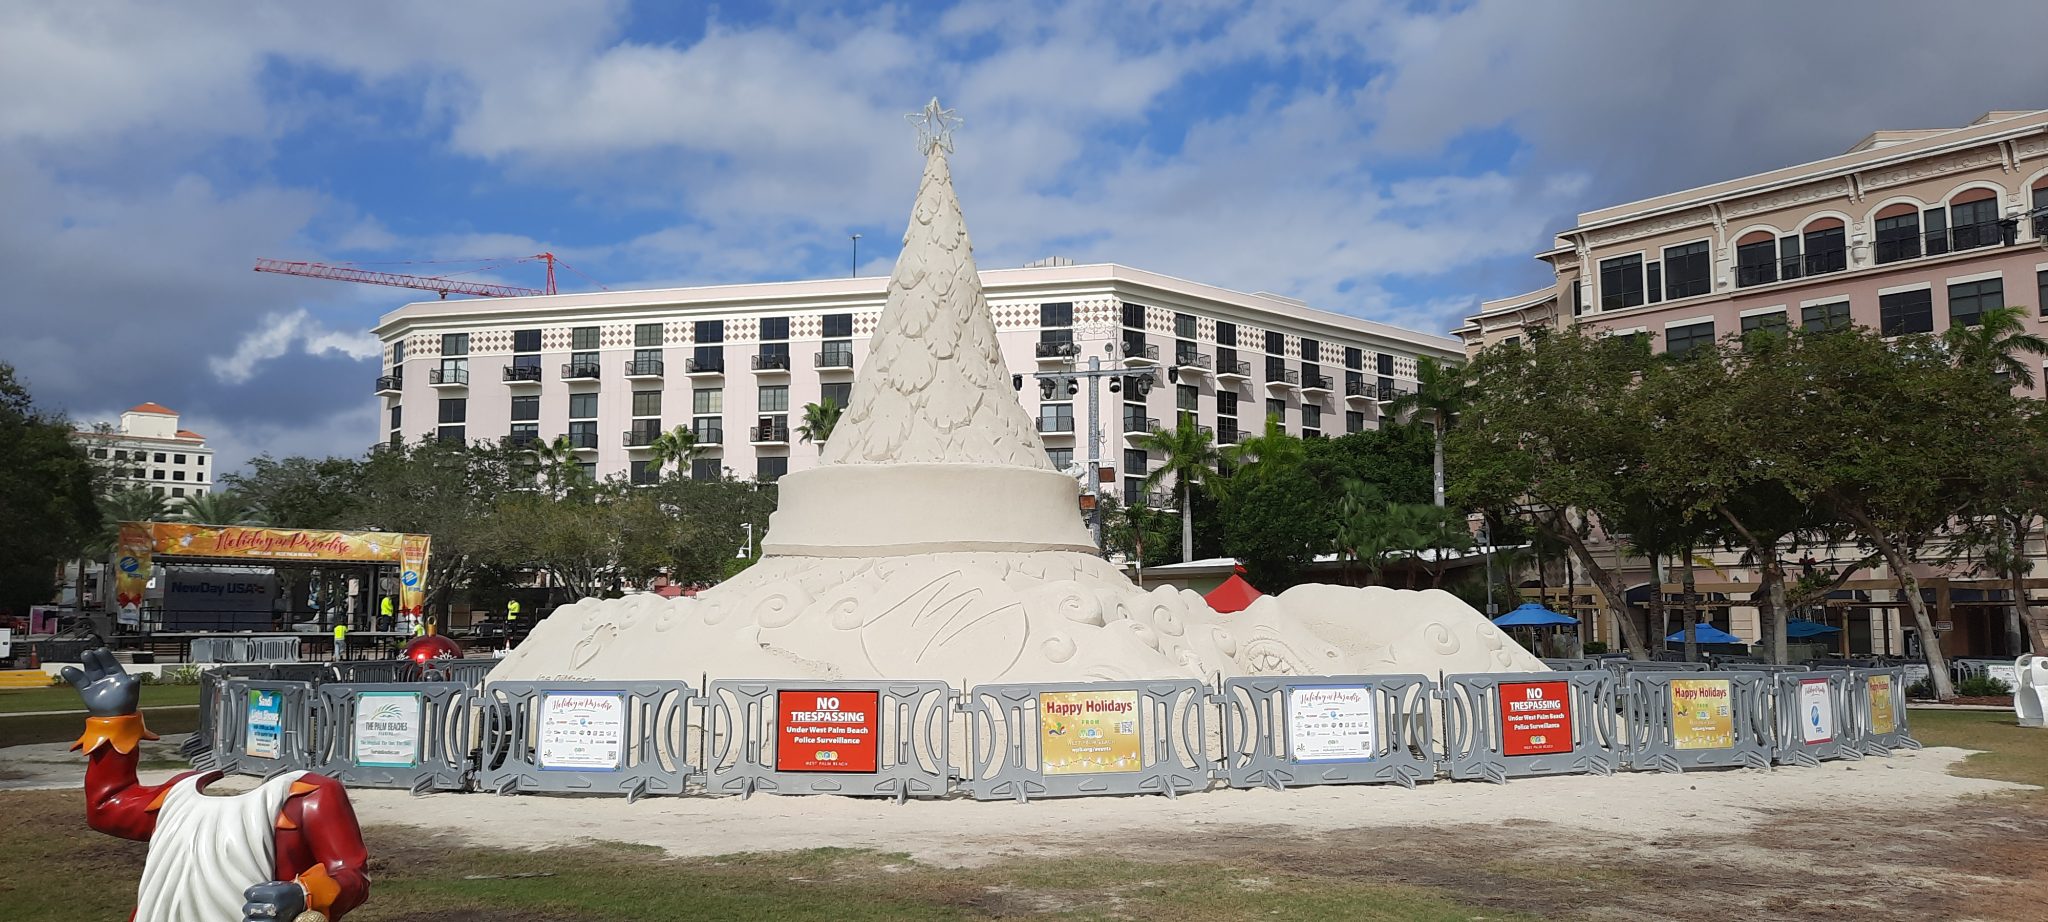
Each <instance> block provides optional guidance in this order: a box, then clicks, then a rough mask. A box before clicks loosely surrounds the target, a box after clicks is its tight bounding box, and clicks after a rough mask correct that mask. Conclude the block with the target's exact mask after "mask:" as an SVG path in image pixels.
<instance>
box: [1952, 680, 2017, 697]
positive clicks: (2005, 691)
mask: <svg viewBox="0 0 2048 922" xmlns="http://www.w3.org/2000/svg"><path fill="white" fill-rule="evenodd" d="M1956 694H1958V695H1964V696H1966V697H1970V698H1993V697H1997V696H1999V695H2010V694H2012V686H2010V685H2007V684H2005V680H2004V679H1994V678H1992V677H1990V676H1988V675H1973V676H1970V677H1969V678H1966V679H1964V680H1962V681H1961V682H1957V683H1956Z"/></svg>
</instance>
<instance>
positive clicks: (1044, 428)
mask: <svg viewBox="0 0 2048 922" xmlns="http://www.w3.org/2000/svg"><path fill="white" fill-rule="evenodd" d="M1038 421H1039V426H1038V431H1040V432H1072V431H1074V405H1073V404H1071V403H1046V404H1040V405H1039V407H1038ZM1048 426H1050V428H1048Z"/></svg>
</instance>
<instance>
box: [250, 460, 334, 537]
mask: <svg viewBox="0 0 2048 922" xmlns="http://www.w3.org/2000/svg"><path fill="white" fill-rule="evenodd" d="M220 483H221V485H222V486H224V487H226V488H228V489H230V490H233V491H234V492H235V494H236V495H237V496H240V497H242V498H243V499H245V500H247V501H248V503H249V506H250V507H251V508H252V509H254V510H256V512H257V514H259V515H260V516H262V517H263V519H265V520H266V521H267V522H269V523H270V524H271V525H274V526H277V527H279V528H334V527H337V526H338V525H339V524H340V523H341V521H342V520H343V519H344V518H346V517H347V516H348V513H349V510H350V509H352V508H353V507H354V506H355V504H356V501H357V493H358V492H360V491H361V489H362V484H363V462H362V461H361V460H360V459H356V458H300V457H293V458H285V459H282V460H279V459H276V458H272V457H270V456H269V455H258V456H256V457H255V458H253V459H251V460H250V461H249V464H248V466H247V467H246V468H245V469H244V470H242V471H240V472H237V473H233V474H228V475H225V476H223V477H221V478H220Z"/></svg>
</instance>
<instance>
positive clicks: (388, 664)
mask: <svg viewBox="0 0 2048 922" xmlns="http://www.w3.org/2000/svg"><path fill="white" fill-rule="evenodd" d="M334 671H335V673H336V675H337V678H336V681H339V682H355V683H358V684H361V683H366V682H378V683H388V682H419V681H423V680H424V677H423V676H422V671H421V669H420V664H418V663H415V662H413V661H412V660H409V659H386V660H343V661H341V662H339V663H335V664H334Z"/></svg>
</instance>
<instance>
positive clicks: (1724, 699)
mask: <svg viewBox="0 0 2048 922" xmlns="http://www.w3.org/2000/svg"><path fill="white" fill-rule="evenodd" d="M1731 695H1732V692H1731V690H1730V689H1729V687H1728V680H1727V679H1672V680H1671V741H1672V745H1673V746H1674V747H1675V748H1678V749H1732V748H1734V747H1735V709H1734V708H1733V707H1731V704H1732V703H1733V698H1732V697H1731Z"/></svg>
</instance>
